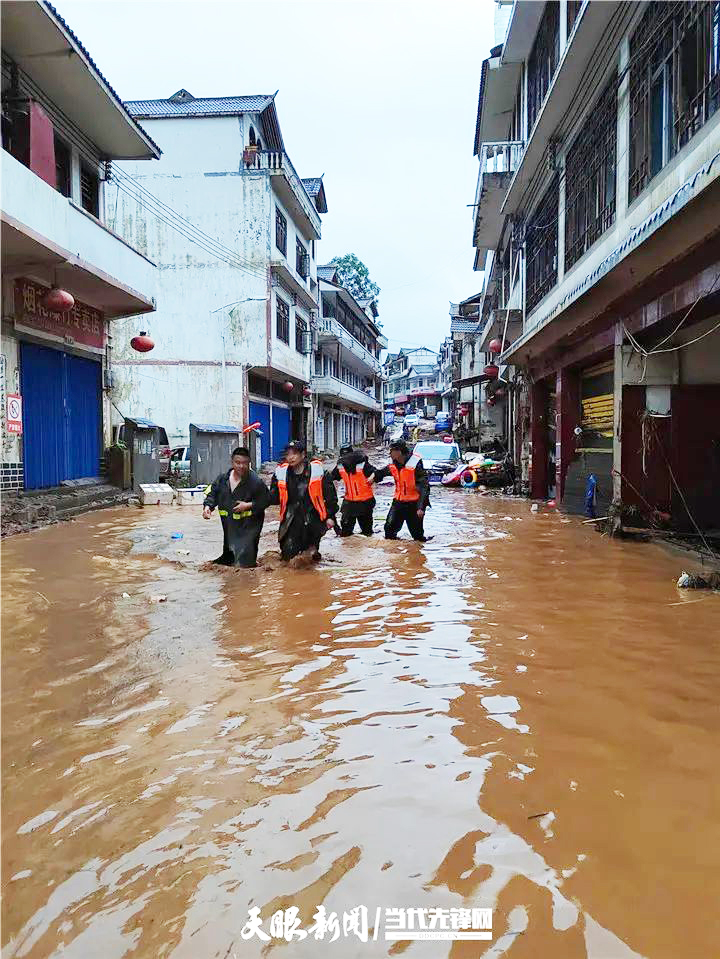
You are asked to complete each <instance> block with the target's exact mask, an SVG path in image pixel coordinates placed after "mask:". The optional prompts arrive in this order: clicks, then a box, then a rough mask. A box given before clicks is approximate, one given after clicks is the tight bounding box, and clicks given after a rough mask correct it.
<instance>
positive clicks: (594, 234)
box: [565, 74, 617, 269]
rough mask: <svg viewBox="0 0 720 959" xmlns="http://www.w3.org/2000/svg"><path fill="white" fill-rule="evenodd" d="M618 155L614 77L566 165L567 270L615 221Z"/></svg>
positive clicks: (615, 80)
mask: <svg viewBox="0 0 720 959" xmlns="http://www.w3.org/2000/svg"><path fill="white" fill-rule="evenodd" d="M616 153H617V77H616V76H615V75H614V74H613V76H612V77H611V78H610V81H609V83H608V84H607V86H606V87H605V89H604V91H603V93H602V95H601V96H600V100H599V101H598V102H597V103H596V104H595V106H594V107H593V108H592V109H591V110H590V113H589V114H588V118H587V120H586V121H585V123H584V124H583V126H582V129H581V130H580V132H579V133H578V135H577V138H576V139H575V142H574V143H573V145H572V147H571V149H570V150H569V152H568V155H567V159H566V162H565V190H566V198H565V269H570V267H571V266H572V265H573V264H574V263H576V262H577V261H578V260H579V259H580V257H581V256H582V255H583V253H585V251H586V250H588V249H590V247H591V246H592V245H593V243H594V242H595V241H596V240H597V238H598V237H599V236H602V234H603V233H604V232H605V230H607V228H608V227H609V226H611V225H612V223H613V222H614V220H615V172H616Z"/></svg>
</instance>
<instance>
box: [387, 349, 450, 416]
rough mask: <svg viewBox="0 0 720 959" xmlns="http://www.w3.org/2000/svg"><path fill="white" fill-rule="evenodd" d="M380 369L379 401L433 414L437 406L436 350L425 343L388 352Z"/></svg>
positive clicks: (424, 413) (390, 408)
mask: <svg viewBox="0 0 720 959" xmlns="http://www.w3.org/2000/svg"><path fill="white" fill-rule="evenodd" d="M383 370H384V384H383V396H384V400H383V405H384V407H385V409H387V410H392V409H395V408H396V407H397V408H402V409H403V410H404V411H405V412H406V413H409V412H417V413H420V415H421V416H434V415H435V413H436V412H437V411H438V410H439V409H440V408H441V396H440V386H439V382H440V365H439V360H438V354H437V353H436V352H435V351H434V350H429V349H427V348H426V347H418V348H417V349H413V350H410V349H407V350H406V349H401V350H400V351H399V352H398V353H390V354H388V356H387V358H386V360H385V363H384V364H383Z"/></svg>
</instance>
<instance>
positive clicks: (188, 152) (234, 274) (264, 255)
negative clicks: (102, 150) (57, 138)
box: [106, 117, 311, 444]
mask: <svg viewBox="0 0 720 959" xmlns="http://www.w3.org/2000/svg"><path fill="white" fill-rule="evenodd" d="M242 119H243V118H238V117H222V118H211V119H192V120H190V119H177V120H172V121H163V120H156V121H152V120H146V121H143V125H144V126H145V127H146V129H147V130H148V132H149V133H150V135H151V136H152V137H153V138H154V139H156V140H157V141H158V142H159V143H160V145H161V147H162V149H163V151H164V153H163V157H162V158H161V160H160V161H159V162H158V163H157V164H155V165H154V167H153V171H152V174H150V175H148V173H147V167H143V166H142V165H140V164H137V163H124V164H122V165H121V168H122V170H124V171H125V172H126V173H129V174H130V175H131V176H133V177H134V178H136V179H137V181H138V183H139V184H140V185H141V186H142V187H143V188H145V189H146V190H148V191H149V193H151V194H152V195H153V196H155V197H157V198H158V199H159V200H161V201H162V202H163V203H164V204H166V206H167V207H169V208H170V210H172V211H176V212H177V213H179V214H180V215H181V216H182V217H183V218H185V219H186V220H188V221H189V222H190V223H191V224H193V225H195V226H197V227H198V228H199V229H200V230H202V231H203V232H204V233H205V234H207V235H208V236H209V237H211V238H213V239H215V240H217V241H218V242H219V243H220V244H222V245H223V247H226V248H229V250H231V251H232V252H233V254H234V256H235V257H236V258H237V259H238V260H239V261H240V262H239V263H237V262H235V263H232V264H231V263H228V262H226V261H225V259H223V258H222V254H221V253H216V252H209V251H208V250H207V249H205V248H203V246H200V245H198V244H196V243H194V242H192V240H191V239H189V238H188V236H186V235H183V234H184V233H186V232H188V230H187V227H186V226H184V225H183V224H182V223H180V230H181V232H178V230H177V229H174V228H173V226H171V223H172V222H177V221H176V220H174V218H173V216H172V214H171V213H169V212H168V211H167V210H166V209H163V208H160V209H158V207H157V204H155V203H153V201H152V200H150V199H149V198H142V199H141V200H138V199H136V198H134V197H130V196H128V195H127V190H128V189H129V190H130V191H131V192H137V190H136V188H133V187H132V186H130V187H128V186H127V184H125V183H124V181H123V180H122V178H120V179H119V180H118V181H117V183H112V182H111V183H110V184H108V188H107V199H106V203H107V210H108V215H109V217H110V219H111V223H114V228H115V229H116V230H117V232H119V233H121V234H122V235H123V236H125V237H126V238H127V239H128V241H129V242H131V243H133V244H135V245H137V246H138V248H139V249H141V250H142V251H143V252H146V254H147V255H148V256H149V257H150V258H151V259H153V260H154V261H155V262H156V263H157V264H158V289H157V304H158V309H157V312H156V313H155V314H153V317H152V320H142V319H136V318H131V319H129V320H126V321H120V322H119V323H117V324H115V328H114V333H115V336H114V338H113V354H112V356H113V362H114V378H115V390H114V394H113V399H114V401H115V404H116V406H117V407H118V408H119V410H120V411H121V412H122V414H123V415H134V416H143V417H147V418H148V419H152V420H155V421H156V422H157V423H159V424H160V425H161V426H164V427H165V429H166V430H167V433H168V439H169V440H170V442H171V443H173V444H175V443H176V444H180V443H182V442H185V441H186V440H187V439H188V432H189V431H188V427H189V423H190V422H231V423H234V424H237V425H239V426H242V425H246V424H245V414H246V404H247V396H246V395H245V383H246V371H247V369H248V368H249V367H251V366H261V367H264V366H266V365H267V364H270V365H272V366H273V367H274V368H276V369H278V370H279V371H281V372H284V373H286V374H288V375H291V376H296V377H298V378H300V379H304V380H307V379H308V378H309V360H308V357H307V356H304V355H303V354H301V353H298V352H297V350H296V349H295V306H294V304H293V299H294V298H293V297H292V295H291V294H288V293H287V292H286V291H283V290H282V289H281V290H278V288H277V287H276V286H273V283H274V282H275V278H272V279H271V276H270V272H269V261H270V259H279V258H281V254H280V252H279V251H278V250H276V248H275V235H274V228H275V204H276V203H277V204H278V206H280V207H281V209H282V210H283V212H284V214H285V216H286V218H287V220H288V247H287V254H288V263H289V264H290V266H291V267H292V268H293V269H294V266H295V233H296V229H297V228H296V226H295V224H294V222H293V219H292V217H291V216H290V214H289V213H288V211H287V210H286V209H285V208H284V207H283V206H282V204H281V203H280V202H279V200H278V198H277V197H276V195H275V193H274V191H273V189H272V186H271V179H272V178H271V176H270V174H269V173H267V172H265V171H251V172H249V171H245V170H244V169H243V166H242V150H243V145H244V140H245V139H246V138H247V131H246V130H244V128H243V123H242V122H241V121H242ZM250 122H252V123H253V125H254V127H255V131H256V133H258V134H259V135H260V136H261V137H262V136H263V131H262V130H261V128H260V125H259V122H258V119H257V118H256V117H255V118H252V117H250V118H245V125H246V126H247V127H248V129H249V123H250ZM118 184H119V187H120V188H119V189H118ZM305 245H306V247H307V249H308V253H310V252H311V251H310V243H309V241H306V243H305ZM277 295H280V296H283V298H284V299H285V300H286V301H287V302H289V303H290V307H291V308H290V336H289V339H290V343H289V345H286V344H285V343H283V342H282V341H281V340H279V339H278V338H277V335H276V315H275V299H276V296H277ZM300 309H301V311H302V309H303V308H302V307H301V308H300ZM304 315H305V316H307V311H306V310H305V311H304ZM140 329H144V330H147V331H148V332H149V334H150V336H151V337H152V339H153V340H154V341H155V344H156V345H155V349H154V350H153V351H152V352H151V353H149V354H144V355H139V354H137V353H135V352H134V351H133V350H132V348H131V347H130V345H129V342H130V339H131V338H132V336H133V335H134V334H135V333H137V332H139V330H140ZM268 333H269V342H268ZM117 416H118V418H119V414H117Z"/></svg>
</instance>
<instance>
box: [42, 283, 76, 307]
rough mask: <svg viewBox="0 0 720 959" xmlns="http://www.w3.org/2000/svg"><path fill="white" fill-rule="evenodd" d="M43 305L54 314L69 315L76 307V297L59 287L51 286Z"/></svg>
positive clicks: (43, 299)
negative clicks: (68, 312) (69, 311)
mask: <svg viewBox="0 0 720 959" xmlns="http://www.w3.org/2000/svg"><path fill="white" fill-rule="evenodd" d="M42 305H43V306H44V307H45V308H46V309H48V310H52V311H53V312H54V313H67V311H68V310H71V309H72V308H73V307H74V306H75V297H74V296H73V295H72V293H68V291H67V290H61V289H60V287H59V286H51V287H50V289H49V290H48V291H47V293H46V294H45V296H44V297H43V298H42Z"/></svg>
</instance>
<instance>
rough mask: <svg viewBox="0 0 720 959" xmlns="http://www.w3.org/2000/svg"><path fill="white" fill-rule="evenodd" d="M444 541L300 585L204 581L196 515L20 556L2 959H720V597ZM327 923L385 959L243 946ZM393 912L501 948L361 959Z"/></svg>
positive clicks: (517, 551) (7, 609)
mask: <svg viewBox="0 0 720 959" xmlns="http://www.w3.org/2000/svg"><path fill="white" fill-rule="evenodd" d="M386 500H387V497H386V493H385V491H383V502H382V504H381V506H380V507H379V508H378V514H377V515H378V525H379V520H380V519H381V517H382V516H383V515H384V506H385V504H386ZM273 512H274V511H273ZM273 512H271V513H270V514H268V524H267V527H266V529H267V535H266V536H265V538H264V539H265V541H266V543H265V547H264V548H266V547H267V546H272V535H273V531H274V529H275V528H276V526H277V523H276V521H275V522H273V519H274V517H273ZM175 530H180V531H182V532H184V538H183V539H182V540H172V539H171V538H170V534H171V533H172V532H173V531H175ZM428 532H430V533H433V534H434V537H435V538H434V539H433V540H432V541H431V542H429V543H426V544H424V545H419V544H415V543H412V542H411V541H408V540H403V541H400V542H395V543H388V542H385V541H383V540H382V539H381V538H380V537H379V536H376V537H375V538H374V539H372V540H370V541H367V540H364V539H361V538H358V537H355V538H353V539H352V540H346V541H340V540H335V539H334V538H332V539H331V538H330V537H327V538H326V540H325V541H324V544H323V554H324V560H323V562H322V563H321V564H320V566H319V567H318V568H315V569H311V570H301V571H290V570H286V569H281V570H275V571H268V570H249V571H238V572H235V571H224V570H222V571H214V570H213V571H202V570H200V569H199V566H200V565H201V564H202V563H203V562H204V561H206V560H208V559H210V558H212V557H213V556H214V555H216V554H217V553H218V552H219V524H218V523H217V520H216V519H213V521H212V522H210V523H203V521H202V520H201V519H200V517H199V515H198V511H197V510H196V509H194V508H189V507H188V508H184V509H180V508H170V507H167V508H155V509H146V510H144V511H140V510H129V509H126V510H116V511H106V512H101V513H96V514H94V515H89V516H85V517H83V518H81V519H79V520H77V521H76V522H73V523H71V524H65V525H59V526H55V527H52V528H49V529H46V530H42V531H39V532H37V533H34V534H30V535H24V536H17V537H14V538H12V539H10V540H8V541H6V542H5V544H4V549H3V587H4V588H3V599H4V604H3V620H4V628H3V638H2V643H3V648H2V653H3V659H2V667H3V668H2V765H3V785H2V800H3V817H2V839H3V870H2V883H3V924H2V937H3V945H4V948H3V953H2V955H3V957H4V959H11V957H12V959H14V957H29V959H37V957H50V956H52V957H60V956H62V957H63V959H86V957H92V959H94V957H101V959H120V957H124V956H133V957H143V959H144V957H148V959H150V957H152V959H156V957H173V959H205V957H219V959H231V957H233V956H235V957H237V959H244V957H252V956H260V955H268V954H277V955H280V956H283V955H286V956H292V957H296V956H297V957H306V956H313V957H315V956H317V957H320V956H325V955H327V956H340V957H353V959H354V957H359V959H360V957H377V956H387V955H397V954H399V953H404V954H406V955H407V956H409V957H414V956H419V957H431V959H440V957H444V956H450V957H452V959H463V957H476V956H483V957H488V959H496V957H500V956H506V955H507V956H509V957H511V959H523V957H534V959H537V957H539V959H580V957H589V959H630V957H638V956H643V957H648V959H711V957H714V956H717V955H718V954H719V951H720V947H719V946H718V941H719V934H720V929H719V928H718V914H719V911H718V893H719V891H720V879H719V877H720V828H719V825H718V822H719V818H720V817H719V812H720V790H719V789H718V784H719V782H720V774H719V772H718V727H719V726H720V722H719V718H718V674H719V671H720V670H719V667H720V644H719V643H718V640H719V639H720V630H719V629H718V625H719V622H720V596H717V595H704V594H699V593H693V592H692V591H690V592H685V593H682V592H681V591H679V590H677V589H676V588H675V586H674V581H675V579H676V578H677V576H678V573H679V572H680V569H681V568H682V567H683V566H687V562H686V561H685V562H683V561H682V560H680V559H677V558H675V557H673V556H671V555H669V554H668V553H666V552H664V551H662V550H661V549H660V548H659V547H655V546H649V545H638V544H632V543H620V542H610V541H608V540H607V539H605V538H603V537H601V536H599V535H598V534H597V533H596V532H594V531H593V530H591V529H590V528H588V527H587V526H582V525H581V524H580V523H579V521H578V520H576V519H572V520H570V519H567V518H564V517H561V516H560V515H558V514H557V513H543V512H541V513H538V514H534V513H531V512H530V506H529V503H527V502H525V501H517V500H509V499H505V500H504V499H501V498H489V497H481V496H478V495H474V494H467V493H463V492H460V491H458V492H456V493H452V492H449V491H443V492H438V493H436V495H435V497H434V508H433V509H432V510H431V511H430V513H429V518H428ZM160 595H163V596H166V597H167V599H166V601H165V602H162V603H159V602H157V601H156V599H157V597H158V596H160ZM320 905H324V906H325V907H326V908H327V910H328V912H332V911H334V912H337V913H338V916H339V917H343V913H344V912H350V911H351V910H352V909H354V908H355V907H356V906H359V905H364V906H366V907H367V909H368V914H369V916H370V941H368V942H361V941H360V939H359V938H358V937H357V936H356V935H353V933H352V930H350V931H349V932H348V934H347V935H346V934H345V930H344V928H343V927H342V922H341V929H340V933H341V934H340V936H339V938H337V940H336V941H334V942H330V941H327V940H325V941H317V940H316V939H315V938H314V937H313V936H312V934H311V935H310V936H308V937H307V938H306V939H304V940H297V939H294V940H293V941H292V942H290V943H287V942H285V941H281V942H280V941H277V940H275V941H273V942H271V943H269V944H268V943H265V942H262V941H261V940H260V939H258V938H257V937H254V938H246V939H243V937H242V935H241V932H242V930H243V927H244V926H245V924H246V923H247V922H248V914H249V910H250V909H251V908H253V907H257V908H258V909H259V910H260V916H261V918H262V920H263V929H264V930H265V931H266V933H267V931H268V929H269V927H270V919H271V916H272V915H273V914H274V913H275V912H276V911H277V910H282V909H289V908H290V907H292V906H295V907H297V909H298V918H299V920H300V923H301V926H302V927H303V928H304V929H307V928H308V927H309V926H310V925H311V924H312V921H313V916H314V915H315V914H316V911H317V907H318V906H320ZM386 907H388V908H389V907H394V908H405V909H408V908H416V909H427V908H438V909H458V908H470V909H471V908H476V907H490V908H492V909H493V910H494V915H493V930H492V939H491V941H489V942H479V941H475V942H454V943H453V942H440V941H435V942H426V941H414V942H411V943H408V942H407V941H399V942H395V943H393V942H392V941H385V940H384V936H383V934H382V933H380V934H379V936H378V939H377V941H373V933H374V924H375V917H376V910H377V909H378V908H382V910H384V909H385V908H386ZM356 915H358V914H356ZM382 915H384V913H382ZM329 938H330V937H328V939H329Z"/></svg>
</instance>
